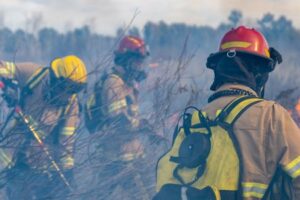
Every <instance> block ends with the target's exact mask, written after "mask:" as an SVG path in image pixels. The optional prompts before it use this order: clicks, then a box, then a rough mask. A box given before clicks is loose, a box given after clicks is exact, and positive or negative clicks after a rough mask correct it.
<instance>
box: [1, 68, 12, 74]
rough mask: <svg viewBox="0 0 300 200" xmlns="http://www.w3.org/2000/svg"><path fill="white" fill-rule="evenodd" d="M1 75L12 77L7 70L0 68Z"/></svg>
mask: <svg viewBox="0 0 300 200" xmlns="http://www.w3.org/2000/svg"><path fill="white" fill-rule="evenodd" d="M0 74H1V75H10V72H9V71H8V69H6V68H0Z"/></svg>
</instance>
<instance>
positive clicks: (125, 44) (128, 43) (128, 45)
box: [115, 36, 149, 57]
mask: <svg viewBox="0 0 300 200" xmlns="http://www.w3.org/2000/svg"><path fill="white" fill-rule="evenodd" d="M115 53H116V54H127V53H133V54H137V55H139V56H142V57H146V56H148V55H149V51H148V50H147V48H146V45H145V42H144V40H143V39H141V38H139V37H136V36H125V37H124V38H123V39H122V40H121V41H120V44H119V47H118V49H117V50H116V51H115Z"/></svg>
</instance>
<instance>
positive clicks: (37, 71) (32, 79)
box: [26, 67, 49, 89]
mask: <svg viewBox="0 0 300 200" xmlns="http://www.w3.org/2000/svg"><path fill="white" fill-rule="evenodd" d="M42 70H43V68H42V67H40V68H38V69H37V70H35V72H34V73H33V74H32V75H31V76H30V77H29V79H28V80H27V81H26V84H28V83H30V82H31V81H32V82H31V83H30V84H29V85H28V87H29V89H33V88H34V87H35V86H36V85H37V84H38V83H39V82H40V81H41V80H42V79H43V78H44V77H45V75H46V74H48V72H49V70H45V71H44V72H43V73H42V74H40V75H39V76H37V75H38V74H39V73H40V72H41V71H42ZM34 79H35V80H34Z"/></svg>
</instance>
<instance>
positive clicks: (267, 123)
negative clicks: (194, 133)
mask: <svg viewBox="0 0 300 200" xmlns="http://www.w3.org/2000/svg"><path fill="white" fill-rule="evenodd" d="M237 89H242V90H244V91H246V92H248V93H249V94H255V92H254V91H253V90H252V89H250V88H249V87H246V86H244V85H240V84H225V85H223V86H221V87H220V88H219V89H218V90H217V91H216V92H220V91H225V90H237ZM237 97H238V95H237V96H221V97H219V98H216V99H215V100H213V101H212V102H210V103H209V104H208V105H206V106H205V107H204V108H203V109H201V110H202V111H203V112H205V113H206V114H207V117H208V118H209V119H214V118H216V115H217V113H219V111H220V110H222V109H223V108H224V107H225V106H227V105H228V104H229V103H230V102H232V101H233V100H234V99H236V98H237ZM233 133H234V135H235V137H236V140H237V142H238V144H239V145H238V146H239V147H240V149H239V152H240V156H239V157H240V158H239V159H240V166H241V172H242V174H241V175H240V176H241V177H240V179H239V182H240V183H239V184H240V185H241V187H240V191H238V192H239V193H241V194H240V195H241V196H242V198H243V199H245V200H257V199H263V198H264V199H300V196H299V195H300V178H299V176H300V167H299V166H300V147H299V145H298V142H297V141H298V140H300V131H299V128H298V126H297V125H296V124H295V122H294V121H293V119H292V118H291V116H290V114H289V113H288V112H287V111H286V110H285V109H284V108H283V107H281V106H280V105H278V104H277V103H276V102H273V101H267V100H261V101H259V102H257V103H255V104H253V105H251V107H249V108H248V109H247V110H245V112H243V113H242V114H241V116H239V118H238V119H237V121H236V122H235V123H234V124H233ZM175 143H176V142H175ZM213 144H214V143H213ZM214 148H216V146H214ZM172 149H173V150H174V147H173V148H172ZM225 154H226V152H224V155H225ZM166 155H168V154H166ZM226 155H227V154H226ZM163 158H164V157H163ZM163 158H162V159H161V160H160V161H159V163H158V179H157V180H158V185H157V187H158V188H157V189H158V191H159V190H160V189H161V187H162V186H163V185H164V184H167V183H173V184H178V182H177V181H176V179H174V178H173V177H172V176H173V175H174V174H172V173H168V172H167V171H168V170H167V169H165V167H166V166H171V165H169V164H166V166H164V165H163V162H165V161H167V160H168V159H163ZM220 159H222V158H220ZM167 162H168V161H167ZM169 162H171V161H169ZM228 162H231V161H228ZM209 164H210V163H208V165H209ZM225 164H226V163H225ZM207 167H209V166H207ZM163 172H166V173H165V174H164V173H163ZM207 173H208V171H207ZM160 176H161V177H160ZM203 176H204V177H207V176H209V177H211V179H213V178H214V175H213V174H212V175H211V176H210V175H207V174H206V171H204V175H203ZM215 178H218V177H215ZM228 178H229V179H228V180H231V179H232V177H228ZM199 181H200V182H201V179H200V180H199ZM207 181H208V182H210V183H213V182H214V180H207ZM227 184H229V182H227ZM224 186H225V185H224ZM226 187H227V186H226ZM235 187H236V188H238V187H239V186H238V184H237V183H236V186H235ZM219 189H220V188H219ZM223 192H224V191H223ZM225 196H226V195H225ZM219 198H220V197H219ZM217 199H218V198H217ZM222 199H223V198H222ZM225 199H226V198H225Z"/></svg>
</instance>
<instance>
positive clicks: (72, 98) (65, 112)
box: [64, 94, 77, 115]
mask: <svg viewBox="0 0 300 200" xmlns="http://www.w3.org/2000/svg"><path fill="white" fill-rule="evenodd" d="M76 98H77V95H76V94H73V95H72V96H71V99H70V101H69V103H68V105H67V107H66V109H65V111H64V114H65V115H66V114H67V113H68V112H69V111H70V108H71V106H72V104H73V103H74V102H75V100H76Z"/></svg>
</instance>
